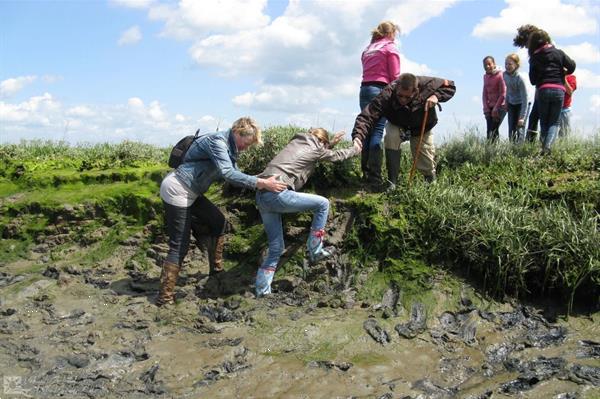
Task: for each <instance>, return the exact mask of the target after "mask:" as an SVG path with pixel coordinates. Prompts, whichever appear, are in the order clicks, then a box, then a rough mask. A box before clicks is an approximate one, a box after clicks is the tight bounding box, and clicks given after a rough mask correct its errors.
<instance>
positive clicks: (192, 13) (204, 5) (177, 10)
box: [149, 0, 270, 39]
mask: <svg viewBox="0 0 600 399" xmlns="http://www.w3.org/2000/svg"><path fill="white" fill-rule="evenodd" d="M266 6H267V0H222V1H197V0H181V1H180V2H179V3H178V4H177V6H171V5H165V4H161V5H157V6H156V7H152V8H151V9H150V12H149V16H150V19H152V20H163V21H165V27H164V30H163V32H162V34H163V35H165V36H169V37H174V38H178V39H194V38H195V37H197V35H199V34H202V35H204V34H207V33H208V32H211V33H213V34H214V33H227V34H231V32H238V31H240V30H247V29H255V28H260V27H265V26H266V25H267V24H268V23H269V21H270V17H269V16H268V15H266V14H265V9H266Z"/></svg>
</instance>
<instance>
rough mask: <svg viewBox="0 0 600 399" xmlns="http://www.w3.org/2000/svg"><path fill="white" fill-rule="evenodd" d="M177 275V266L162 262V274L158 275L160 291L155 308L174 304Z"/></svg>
mask: <svg viewBox="0 0 600 399" xmlns="http://www.w3.org/2000/svg"><path fill="white" fill-rule="evenodd" d="M178 275H179V266H178V265H176V264H175V263H171V262H167V261H164V262H163V267H162V272H161V273H160V290H159V292H158V298H157V299H156V306H163V305H167V304H171V303H175V285H176V284H177V276H178Z"/></svg>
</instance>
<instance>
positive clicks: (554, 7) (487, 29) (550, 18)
mask: <svg viewBox="0 0 600 399" xmlns="http://www.w3.org/2000/svg"><path fill="white" fill-rule="evenodd" d="M506 4H507V8H505V9H503V10H502V11H500V16H499V17H485V18H483V19H482V20H481V22H479V23H478V24H477V25H476V26H475V28H473V31H472V33H471V34H472V35H473V36H475V37H481V38H490V37H511V36H515V35H516V33H517V28H518V27H519V26H521V25H524V24H528V23H531V22H532V21H534V24H535V25H536V26H538V27H540V28H542V29H544V30H545V31H547V32H549V33H550V36H551V37H555V36H556V37H571V36H577V35H582V34H595V33H597V32H598V22H597V21H596V19H595V18H594V16H593V15H590V13H589V12H588V10H587V9H586V8H585V7H583V6H579V5H575V4H563V3H561V1H560V0H506Z"/></svg>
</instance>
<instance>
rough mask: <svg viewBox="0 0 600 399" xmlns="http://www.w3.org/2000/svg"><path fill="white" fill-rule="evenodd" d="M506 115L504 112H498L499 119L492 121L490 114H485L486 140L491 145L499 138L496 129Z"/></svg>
mask: <svg viewBox="0 0 600 399" xmlns="http://www.w3.org/2000/svg"><path fill="white" fill-rule="evenodd" d="M505 114H506V113H505V112H504V111H500V113H499V115H498V116H499V118H498V119H494V118H492V114H491V113H489V114H485V124H486V129H487V139H488V141H491V142H492V143H494V142H496V141H498V137H499V135H500V134H499V133H498V129H499V128H500V125H501V124H502V121H503V120H504V115H505Z"/></svg>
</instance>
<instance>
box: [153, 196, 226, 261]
mask: <svg viewBox="0 0 600 399" xmlns="http://www.w3.org/2000/svg"><path fill="white" fill-rule="evenodd" d="M163 205H164V206H165V224H166V225H167V234H168V235H169V253H168V254H167V259H166V260H167V262H171V263H175V264H176V265H179V266H181V264H182V263H183V259H184V258H185V255H186V254H187V252H188V249H189V246H190V232H192V231H193V233H194V237H196V239H197V238H198V237H199V236H201V235H203V234H207V233H208V234H209V235H211V236H215V237H218V236H221V235H223V234H225V228H226V226H227V221H226V220H225V216H224V215H223V213H222V212H221V211H220V210H219V208H217V207H216V206H215V205H214V204H213V203H212V202H210V201H209V200H208V198H206V197H205V196H203V195H201V196H199V197H198V199H196V201H194V203H193V204H192V205H191V206H189V207H187V208H183V207H179V206H174V205H170V204H167V203H166V202H164V201H163Z"/></svg>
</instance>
